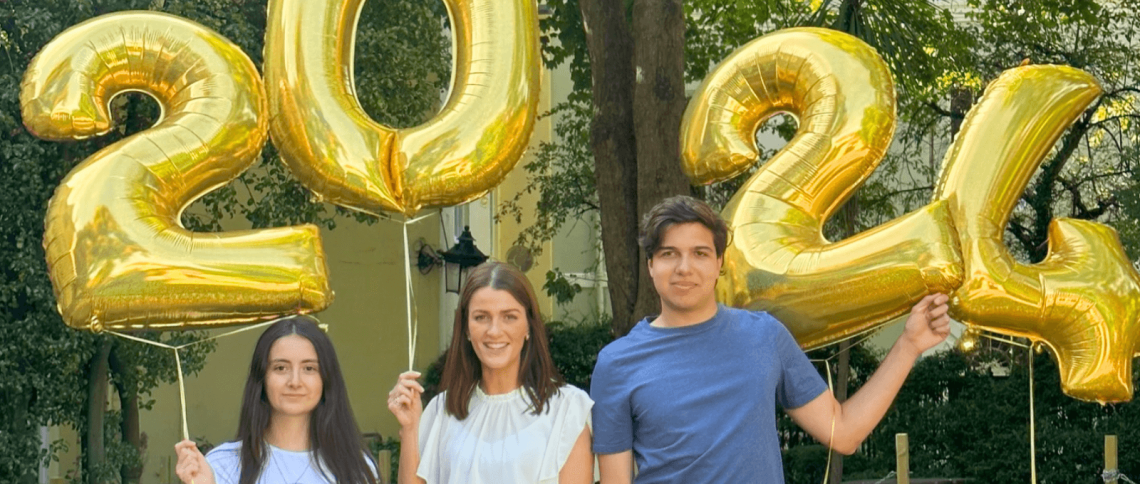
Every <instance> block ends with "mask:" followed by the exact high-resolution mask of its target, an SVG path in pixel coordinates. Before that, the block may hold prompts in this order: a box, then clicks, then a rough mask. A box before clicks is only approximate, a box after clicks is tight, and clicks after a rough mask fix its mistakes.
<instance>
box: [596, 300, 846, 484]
mask: <svg viewBox="0 0 1140 484" xmlns="http://www.w3.org/2000/svg"><path fill="white" fill-rule="evenodd" d="M826 389H827V385H826V384H825V383H824V382H823V378H821V377H820V376H819V373H818V372H817V371H816V370H815V368H814V367H813V366H812V364H811V362H809V361H808V358H807V356H806V355H804V353H803V351H802V350H800V347H799V346H798V345H797V344H796V342H795V340H794V339H793V338H792V335H791V334H790V333H788V330H787V329H786V328H784V325H782V324H780V322H779V321H777V320H776V319H775V318H773V317H771V316H769V315H768V314H767V313H757V312H750V311H743V310H739V309H733V308H728V307H724V306H720V307H719V308H718V310H717V313H716V316H714V317H713V318H712V319H710V320H708V321H705V322H703V323H700V324H695V325H692V326H685V327H680V328H658V327H654V326H651V325H650V324H649V320H642V321H641V322H639V323H638V324H637V326H635V327H634V328H633V330H632V331H630V333H629V334H628V335H626V336H625V337H623V338H619V339H617V340H616V341H614V342H613V343H610V344H609V345H608V346H606V347H605V348H604V349H602V352H601V353H600V354H599V355H598V363H597V366H595V367H594V375H593V381H592V383H591V391H590V397H591V398H593V399H594V402H595V403H594V409H593V417H594V452H596V453H599V454H613V453H617V452H624V451H626V450H630V449H633V456H634V459H635V460H636V462H637V468H638V475H637V479H636V482H638V483H658V482H660V483H675V482H749V483H752V482H756V483H782V482H784V471H783V466H782V464H781V460H780V442H779V439H778V436H777V433H776V405H777V404H779V405H780V406H781V407H783V408H797V407H800V406H803V405H805V404H807V403H808V402H810V401H812V400H813V399H815V398H816V397H818V396H819V395H820V394H822V393H823V392H824V391H825V390H826Z"/></svg>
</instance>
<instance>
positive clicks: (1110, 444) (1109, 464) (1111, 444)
mask: <svg viewBox="0 0 1140 484" xmlns="http://www.w3.org/2000/svg"><path fill="white" fill-rule="evenodd" d="M1104 470H1106V471H1115V470H1117V468H1116V436H1115V435H1105V436H1104ZM1104 482H1105V483H1106V484H1119V482H1120V480H1119V479H1113V480H1111V481H1104Z"/></svg>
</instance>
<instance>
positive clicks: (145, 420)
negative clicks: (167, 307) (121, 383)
mask: <svg viewBox="0 0 1140 484" xmlns="http://www.w3.org/2000/svg"><path fill="white" fill-rule="evenodd" d="M401 230H402V229H401V226H400V225H399V224H397V223H391V222H377V223H375V224H374V225H371V226H368V225H365V224H360V223H357V222H355V221H350V220H341V221H338V223H337V228H336V229H335V230H332V231H322V237H323V239H324V245H325V252H326V254H327V256H328V265H329V272H330V282H331V285H332V289H333V290H334V291H335V293H336V299H335V301H334V302H333V304H332V306H331V307H330V308H329V309H328V310H326V311H324V312H322V313H320V314H318V315H317V317H318V318H319V319H320V320H321V322H322V323H326V324H328V334H329V338H330V339H332V342H333V345H334V346H335V348H336V351H337V357H338V359H339V360H340V364H341V368H342V371H343V373H344V377H345V380H346V384H347V386H348V391H349V400H350V402H351V404H352V408H353V411H354V413H355V415H356V420H357V423H358V424H359V425H360V429H361V432H365V433H368V432H376V433H380V434H382V435H385V436H392V435H395V434H396V433H397V431H398V429H399V427H398V425H397V423H396V421H395V419H394V418H393V417H392V416H391V414H389V413H388V410H387V407H386V405H385V402H386V398H387V392H388V390H390V389H391V386H392V384H393V383H394V382H395V380H396V376H397V375H398V374H399V373H400V372H401V371H404V370H406V369H407V365H408V337H407V323H406V321H407V319H406V316H405V314H406V313H405V303H404V301H405V300H404V297H405V296H404V263H403V260H404V259H403V257H404V252H403V234H402V233H401ZM419 237H423V238H425V239H426V240H431V241H435V240H438V238H439V224H438V221H437V222H436V223H417V224H415V225H413V226H411V227H410V231H409V238H410V240H413V241H414V240H416V239H417V238H419ZM412 270H413V278H412V281H413V284H414V286H413V287H414V294H415V298H416V306H417V309H418V312H419V321H418V328H419V335H418V342H417V343H418V344H417V348H416V358H415V361H416V363H415V366H416V368H417V369H424V368H426V367H427V366H428V365H429V364H430V363H431V362H432V361H434V360H435V358H436V357H437V356H438V355H439V352H438V348H437V347H436V340H437V338H438V331H439V321H438V317H437V314H438V312H437V310H436V309H437V307H438V305H439V299H440V287H441V286H440V279H439V278H440V271H438V270H436V271H433V272H431V273H430V274H428V275H426V276H425V275H421V274H420V273H419V272H418V271H416V269H415V266H414V265H413V266H412ZM225 331H226V330H225V329H222V330H216V331H215V332H214V334H221V333H223V332H225ZM261 332H262V330H261V329H256V330H252V331H246V332H243V333H238V334H235V335H232V336H228V337H224V338H222V339H219V340H218V347H217V349H216V350H215V351H214V352H213V353H211V354H210V355H209V356H208V357H207V363H206V367H205V368H204V369H203V370H202V372H201V373H199V374H198V375H196V376H192V377H188V378H187V379H186V412H187V414H186V417H187V421H188V425H189V431H190V435H191V437H192V438H195V439H204V440H206V441H208V442H210V443H212V444H219V443H222V442H226V441H229V440H233V438H234V435H235V433H236V432H237V427H238V415H239V411H240V408H241V392H242V389H243V388H244V385H245V379H246V376H247V374H248V371H249V364H250V358H251V356H252V353H253V347H254V344H255V343H256V341H257V338H258V337H259V336H260V334H261ZM153 396H154V399H155V401H156V402H155V405H154V408H153V409H152V410H150V411H143V412H142V413H141V416H140V426H141V428H142V431H143V432H145V433H146V434H147V442H148V452H147V464H146V468H145V471H144V472H145V474H144V477H143V481H142V482H143V483H168V482H169V483H172V482H178V481H177V478H176V476H175V475H174V463H175V456H174V453H173V445H174V443H175V442H177V441H178V440H179V439H181V425H182V424H181V412H180V410H179V395H178V388H177V386H176V385H164V386H162V387H160V388H158V389H156V391H155V392H154V395H153Z"/></svg>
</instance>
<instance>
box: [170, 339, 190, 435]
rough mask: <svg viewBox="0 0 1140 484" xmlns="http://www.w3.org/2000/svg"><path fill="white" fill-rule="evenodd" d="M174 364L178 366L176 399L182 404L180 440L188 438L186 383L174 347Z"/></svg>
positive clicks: (179, 358) (180, 361)
mask: <svg viewBox="0 0 1140 484" xmlns="http://www.w3.org/2000/svg"><path fill="white" fill-rule="evenodd" d="M174 365H175V366H176V367H177V368H178V400H179V402H180V403H181V404H182V440H190V426H189V425H188V424H187V423H186V384H185V383H184V382H183V381H182V357H180V356H178V348H175V349H174Z"/></svg>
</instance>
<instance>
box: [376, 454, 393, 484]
mask: <svg viewBox="0 0 1140 484" xmlns="http://www.w3.org/2000/svg"><path fill="white" fill-rule="evenodd" d="M376 472H377V473H378V474H380V480H379V481H376V482H377V483H378V484H391V483H389V481H388V479H389V478H390V476H391V475H392V451H390V450H388V449H380V452H378V453H377V456H376Z"/></svg>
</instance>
